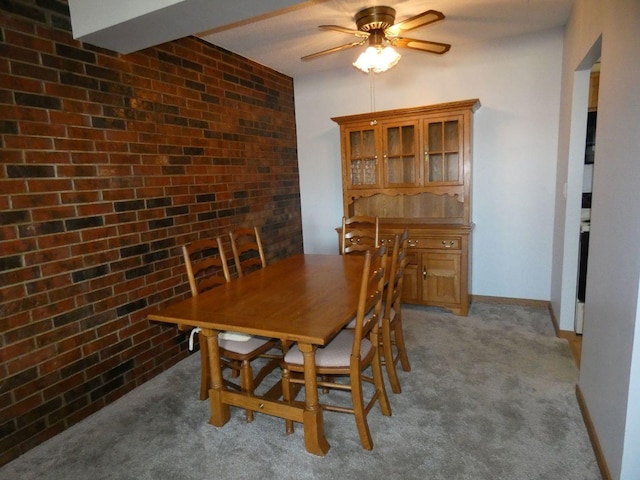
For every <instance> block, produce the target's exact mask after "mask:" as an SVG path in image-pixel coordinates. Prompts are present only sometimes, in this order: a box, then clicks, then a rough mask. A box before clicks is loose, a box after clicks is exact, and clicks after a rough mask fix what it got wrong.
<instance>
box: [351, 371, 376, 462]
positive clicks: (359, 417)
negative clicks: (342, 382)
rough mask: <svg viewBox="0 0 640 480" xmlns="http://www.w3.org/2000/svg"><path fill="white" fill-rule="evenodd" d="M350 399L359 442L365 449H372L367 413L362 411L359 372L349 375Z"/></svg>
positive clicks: (362, 401)
mask: <svg viewBox="0 0 640 480" xmlns="http://www.w3.org/2000/svg"><path fill="white" fill-rule="evenodd" d="M351 400H352V402H353V414H354V416H355V417H356V427H357V428H358V434H359V435H360V443H362V448H364V449H365V450H373V439H372V438H371V432H370V431H369V424H368V423H367V414H366V412H365V411H364V398H363V396H362V380H361V379H360V373H359V372H358V373H357V374H356V375H354V374H353V373H352V375H351Z"/></svg>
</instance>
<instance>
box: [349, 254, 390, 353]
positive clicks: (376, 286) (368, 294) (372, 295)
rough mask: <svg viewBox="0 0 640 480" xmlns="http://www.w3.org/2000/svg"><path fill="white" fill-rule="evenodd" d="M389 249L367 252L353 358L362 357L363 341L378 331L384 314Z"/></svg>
mask: <svg viewBox="0 0 640 480" xmlns="http://www.w3.org/2000/svg"><path fill="white" fill-rule="evenodd" d="M386 262H387V247H386V245H382V246H380V247H378V248H377V249H375V250H373V251H371V250H367V251H366V252H365V260H364V268H363V269H362V281H361V284H360V296H359V299H358V311H357V314H356V325H355V329H354V336H353V349H352V358H357V357H358V356H359V355H360V347H361V343H362V339H363V338H366V337H369V334H370V333H371V331H372V330H374V329H376V331H377V329H378V326H379V324H380V319H381V313H382V297H383V291H384V283H385V267H386Z"/></svg>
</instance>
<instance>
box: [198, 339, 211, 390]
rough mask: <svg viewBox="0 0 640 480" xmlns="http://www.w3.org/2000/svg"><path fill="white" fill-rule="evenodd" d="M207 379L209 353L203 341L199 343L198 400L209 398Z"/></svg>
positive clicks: (208, 376)
mask: <svg viewBox="0 0 640 480" xmlns="http://www.w3.org/2000/svg"><path fill="white" fill-rule="evenodd" d="M203 338H204V337H203ZM209 379H210V375H209V353H208V350H207V345H206V343H205V342H204V341H203V342H201V343H200V400H206V399H207V397H208V396H209V385H210V381H209Z"/></svg>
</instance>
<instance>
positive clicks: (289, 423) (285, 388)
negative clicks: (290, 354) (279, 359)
mask: <svg viewBox="0 0 640 480" xmlns="http://www.w3.org/2000/svg"><path fill="white" fill-rule="evenodd" d="M290 378H291V372H290V371H289V369H288V368H283V369H282V400H283V401H284V402H285V403H289V402H290V401H291V382H290V381H289V379H290ZM285 428H286V432H287V435H291V434H292V433H293V420H289V419H288V418H287V419H285Z"/></svg>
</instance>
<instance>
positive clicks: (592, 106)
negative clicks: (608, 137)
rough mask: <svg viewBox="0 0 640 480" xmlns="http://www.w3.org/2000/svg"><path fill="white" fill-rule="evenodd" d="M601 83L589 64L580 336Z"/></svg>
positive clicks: (596, 65) (578, 309) (577, 325)
mask: <svg viewBox="0 0 640 480" xmlns="http://www.w3.org/2000/svg"><path fill="white" fill-rule="evenodd" d="M599 83H600V61H597V62H596V63H594V65H593V66H592V67H591V73H590V76H589V104H588V113H587V129H586V134H585V137H586V140H585V154H584V165H583V175H582V198H581V209H580V243H579V248H578V288H577V294H576V297H577V298H576V311H575V321H574V328H575V333H576V335H582V330H583V326H584V306H585V300H586V288H587V268H588V258H589V235H590V231H591V202H592V192H593V171H594V162H595V150H596V129H597V118H598V87H599Z"/></svg>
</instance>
